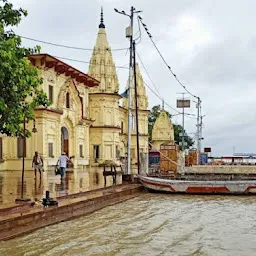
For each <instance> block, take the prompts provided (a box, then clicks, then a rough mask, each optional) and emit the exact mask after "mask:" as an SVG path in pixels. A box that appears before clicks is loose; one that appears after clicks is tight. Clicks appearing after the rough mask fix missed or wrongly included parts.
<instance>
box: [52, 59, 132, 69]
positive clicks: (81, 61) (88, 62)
mask: <svg viewBox="0 0 256 256" xmlns="http://www.w3.org/2000/svg"><path fill="white" fill-rule="evenodd" d="M53 57H55V58H58V59H63V60H70V61H75V62H80V63H86V64H90V65H98V64H92V63H90V61H83V60H76V59H71V58H66V57H59V56H53ZM100 65H102V64H100ZM127 65H128V64H126V65H123V66H114V65H106V64H105V65H104V66H107V67H116V68H124V69H129V67H125V66H127Z"/></svg>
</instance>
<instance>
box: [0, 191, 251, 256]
mask: <svg viewBox="0 0 256 256" xmlns="http://www.w3.org/2000/svg"><path fill="white" fill-rule="evenodd" d="M255 213H256V197H254V196H251V197H240V196H195V195H191V196H186V195H168V194H146V193H144V194H142V195H141V196H139V197H137V198H135V199H131V200H129V201H126V202H123V203H120V204H117V205H113V206H110V207H107V208H104V209H102V210H100V211H97V212H95V213H92V214H90V215H87V216H83V217H80V218H77V219H74V220H71V221H67V222H63V223H59V224H56V225H52V226H49V227H46V228H42V229H40V230H38V231H35V232H33V233H31V234H28V235H24V236H23V237H18V238H15V239H12V240H9V241H6V242H0V255H1V256H8V255H12V256H19V255H27V256H28V255H29V256H34V255H35V256H45V255H49V256H60V255H61V256H71V255H72V256H76V255H86V256H87V255H88V256H90V255H95V256H96V255H97V256H99V255H101V256H103V255H104V256H111V255H127V256H130V255H132V256H133V255H139V256H143V255H145V256H151V255H152V256H164V255H166V256H172V255H173V256H179V255H182V256H185V255H186V256H189V255H190V256H192V255H193V256H204V255H209V256H248V255H255V251H256V229H255V219H256V218H255Z"/></svg>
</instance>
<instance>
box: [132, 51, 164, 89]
mask: <svg viewBox="0 0 256 256" xmlns="http://www.w3.org/2000/svg"><path fill="white" fill-rule="evenodd" d="M136 54H137V56H138V58H139V60H140V63H141V65H142V67H143V68H144V70H145V72H146V73H147V76H148V78H149V80H150V81H151V83H152V84H153V86H154V87H155V89H156V91H157V93H158V94H160V93H159V90H158V88H157V87H156V85H155V83H154V82H153V80H152V79H151V76H150V75H149V72H148V70H147V69H146V67H145V65H144V63H143V61H142V59H141V57H140V55H139V54H138V52H137V51H136Z"/></svg>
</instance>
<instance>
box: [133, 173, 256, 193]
mask: <svg viewBox="0 0 256 256" xmlns="http://www.w3.org/2000/svg"><path fill="white" fill-rule="evenodd" d="M137 177H138V179H139V181H140V182H141V184H142V185H143V186H144V187H145V188H146V189H148V190H149V191H155V192H169V193H184V194H239V195H249V194H256V180H178V179H168V178H157V177H148V176H142V175H138V176H137Z"/></svg>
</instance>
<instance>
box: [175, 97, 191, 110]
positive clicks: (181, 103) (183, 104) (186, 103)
mask: <svg viewBox="0 0 256 256" xmlns="http://www.w3.org/2000/svg"><path fill="white" fill-rule="evenodd" d="M177 108H190V100H189V99H178V100H177Z"/></svg>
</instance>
